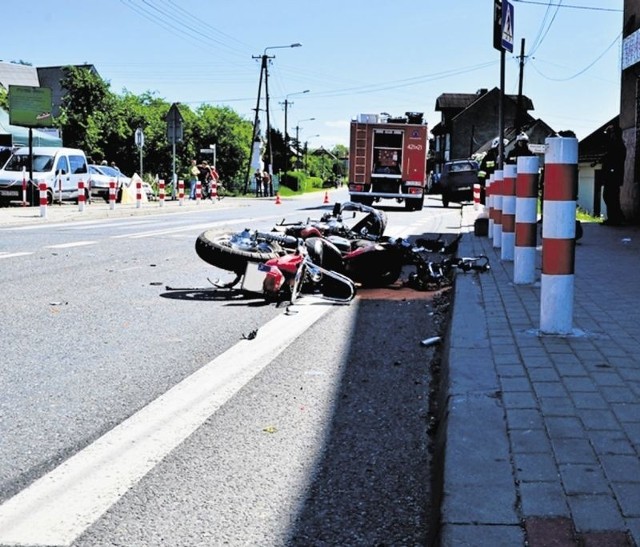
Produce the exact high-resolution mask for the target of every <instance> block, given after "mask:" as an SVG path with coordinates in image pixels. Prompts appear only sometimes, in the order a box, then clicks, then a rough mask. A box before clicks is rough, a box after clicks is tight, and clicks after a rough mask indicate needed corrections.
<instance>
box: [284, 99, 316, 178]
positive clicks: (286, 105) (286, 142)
mask: <svg viewBox="0 0 640 547" xmlns="http://www.w3.org/2000/svg"><path fill="white" fill-rule="evenodd" d="M304 93H309V90H308V89H305V90H304V91H296V92H295V93H287V95H285V97H284V103H281V104H284V149H285V155H284V164H285V165H284V172H285V174H286V172H287V171H288V170H289V132H288V131H287V112H288V110H289V105H292V104H293V103H292V102H291V101H290V100H289V97H291V96H292V95H303V94H304Z"/></svg>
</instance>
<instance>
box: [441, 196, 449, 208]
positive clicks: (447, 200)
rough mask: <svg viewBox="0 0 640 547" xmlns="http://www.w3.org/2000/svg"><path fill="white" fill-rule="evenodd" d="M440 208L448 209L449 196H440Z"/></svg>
mask: <svg viewBox="0 0 640 547" xmlns="http://www.w3.org/2000/svg"><path fill="white" fill-rule="evenodd" d="M442 206H443V207H449V196H446V195H444V194H442Z"/></svg>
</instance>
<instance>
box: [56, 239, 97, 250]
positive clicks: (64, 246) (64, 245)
mask: <svg viewBox="0 0 640 547" xmlns="http://www.w3.org/2000/svg"><path fill="white" fill-rule="evenodd" d="M96 243H98V242H97V241H71V242H70V243H59V244H58V245H46V246H45V249H68V248H69V247H84V246H85V245H95V244H96Z"/></svg>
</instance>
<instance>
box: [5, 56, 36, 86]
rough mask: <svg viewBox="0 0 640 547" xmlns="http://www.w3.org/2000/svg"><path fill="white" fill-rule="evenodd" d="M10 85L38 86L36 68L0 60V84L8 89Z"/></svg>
mask: <svg viewBox="0 0 640 547" xmlns="http://www.w3.org/2000/svg"><path fill="white" fill-rule="evenodd" d="M10 85H26V86H31V87H40V81H39V80H38V72H37V69H36V68H35V67H32V66H29V65H22V64H18V63H5V62H3V61H0V86H2V87H4V88H5V89H6V90H8V89H9V86H10Z"/></svg>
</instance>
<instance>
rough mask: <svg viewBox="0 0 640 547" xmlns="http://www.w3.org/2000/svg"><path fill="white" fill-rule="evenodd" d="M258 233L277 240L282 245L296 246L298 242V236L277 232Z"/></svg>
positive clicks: (260, 235)
mask: <svg viewBox="0 0 640 547" xmlns="http://www.w3.org/2000/svg"><path fill="white" fill-rule="evenodd" d="M256 235H257V236H258V237H262V238H264V239H266V240H268V241H275V242H276V243H281V244H282V245H290V246H294V245H297V244H298V238H297V237H294V236H289V235H285V234H279V233H277V232H256Z"/></svg>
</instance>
